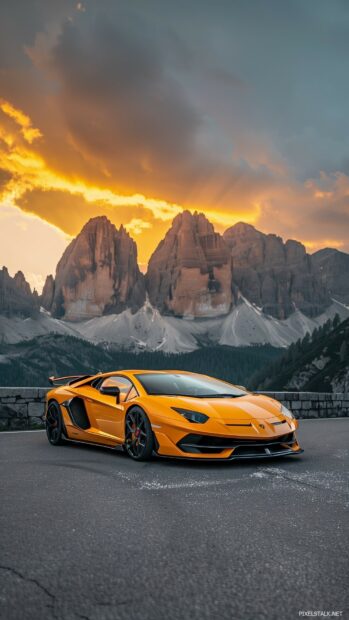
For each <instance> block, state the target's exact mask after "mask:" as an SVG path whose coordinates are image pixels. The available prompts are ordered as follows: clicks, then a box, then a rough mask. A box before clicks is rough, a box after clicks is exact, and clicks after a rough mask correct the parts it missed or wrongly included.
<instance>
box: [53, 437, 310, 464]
mask: <svg viewBox="0 0 349 620" xmlns="http://www.w3.org/2000/svg"><path fill="white" fill-rule="evenodd" d="M61 447H63V448H66V449H69V450H72V449H74V450H78V451H83V452H84V453H90V454H91V455H92V454H104V455H105V456H106V457H108V456H109V457H110V458H117V459H122V460H124V459H125V460H126V462H127V461H129V462H130V465H131V463H133V464H134V465H142V466H145V465H147V466H148V467H149V466H152V465H153V466H157V465H160V466H161V467H162V468H167V469H169V470H170V469H172V470H173V469H177V470H181V469H187V470H188V469H189V468H190V469H191V470H198V471H203V470H209V471H214V470H220V469H222V468H225V469H228V468H234V470H250V469H256V468H257V469H258V468H260V467H262V466H264V467H265V466H266V465H269V466H270V465H274V466H279V465H280V464H284V465H286V464H287V465H289V464H291V463H297V462H298V463H302V461H303V460H304V455H301V456H300V455H298V456H296V455H295V456H277V457H272V458H246V459H244V460H239V461H238V460H214V459H209V460H208V459H205V460H196V459H190V458H183V459H182V458H178V457H177V458H176V457H166V456H158V455H154V456H153V457H152V458H151V459H150V460H149V461H139V462H137V461H134V460H132V459H131V458H130V457H129V456H128V455H127V454H126V453H125V452H124V450H123V449H122V447H121V446H117V447H116V448H109V447H107V446H97V445H93V444H91V445H89V444H87V443H86V444H85V443H80V442H74V441H67V442H65V444H64V445H63V446H61Z"/></svg>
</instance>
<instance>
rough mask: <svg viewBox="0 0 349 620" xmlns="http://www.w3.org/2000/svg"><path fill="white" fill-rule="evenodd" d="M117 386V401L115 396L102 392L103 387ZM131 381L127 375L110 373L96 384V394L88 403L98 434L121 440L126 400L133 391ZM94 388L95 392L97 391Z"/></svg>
mask: <svg viewBox="0 0 349 620" xmlns="http://www.w3.org/2000/svg"><path fill="white" fill-rule="evenodd" d="M114 386H115V387H118V388H119V390H120V402H119V403H118V402H117V400H116V398H115V396H109V395H107V394H102V393H101V389H102V388H103V387H114ZM134 389H135V388H134V386H133V383H132V382H131V381H130V379H128V378H127V377H123V376H121V375H112V376H110V377H106V378H105V379H104V380H103V381H102V382H101V383H100V384H99V385H98V389H97V390H98V395H97V394H96V397H95V398H94V399H93V401H92V402H91V403H90V407H91V414H92V416H93V418H94V423H95V426H96V429H97V430H98V431H99V433H100V434H103V435H104V436H108V437H110V438H115V439H116V440H118V441H120V442H123V441H124V436H125V429H124V418H125V408H126V400H127V398H128V395H129V394H131V392H133V391H134ZM97 390H96V392H97Z"/></svg>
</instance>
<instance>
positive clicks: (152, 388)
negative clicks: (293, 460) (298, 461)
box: [45, 370, 303, 461]
mask: <svg viewBox="0 0 349 620" xmlns="http://www.w3.org/2000/svg"><path fill="white" fill-rule="evenodd" d="M50 382H51V384H52V385H53V386H54V388H53V389H52V390H51V391H50V392H48V394H47V402H46V412H45V421H46V432H47V437H48V440H49V442H50V443H51V444H53V445H57V444H60V443H62V442H63V441H65V440H72V441H79V442H86V443H92V444H99V445H103V446H109V447H117V446H122V447H123V448H124V450H125V451H126V452H127V454H128V455H129V456H130V457H132V458H133V459H135V460H138V461H144V460H147V459H149V458H150V457H151V456H152V455H153V454H157V455H159V456H167V457H180V458H189V459H219V460H224V459H225V460H233V459H246V458H270V457H276V456H281V455H293V454H300V453H301V452H303V450H301V448H300V447H299V444H298V442H297V438H296V434H295V431H296V428H297V426H298V422H297V420H295V419H294V417H293V415H292V413H291V412H290V411H289V410H288V409H286V407H284V406H283V405H282V404H280V403H279V402H278V401H276V400H274V399H272V398H269V397H268V396H262V395H261V394H252V393H250V392H248V391H246V390H245V388H242V387H240V386H236V385H232V384H230V383H226V382H225V381H220V380H218V379H214V378H212V377H208V376H205V375H200V374H196V373H192V372H184V371H183V372H182V371H167V370H166V371H165V370H163V371H154V370H124V371H118V372H108V373H101V374H97V375H93V376H92V375H91V376H89V375H88V376H86V375H85V376H81V375H80V376H74V377H61V378H54V377H50ZM57 384H58V385H57Z"/></svg>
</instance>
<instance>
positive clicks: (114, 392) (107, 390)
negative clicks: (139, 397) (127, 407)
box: [99, 385, 120, 404]
mask: <svg viewBox="0 0 349 620" xmlns="http://www.w3.org/2000/svg"><path fill="white" fill-rule="evenodd" d="M99 391H100V393H101V394H105V395H106V396H115V398H116V402H117V404H119V403H120V390H119V388H118V387H117V386H116V385H106V386H105V387H101V389H100V390H99Z"/></svg>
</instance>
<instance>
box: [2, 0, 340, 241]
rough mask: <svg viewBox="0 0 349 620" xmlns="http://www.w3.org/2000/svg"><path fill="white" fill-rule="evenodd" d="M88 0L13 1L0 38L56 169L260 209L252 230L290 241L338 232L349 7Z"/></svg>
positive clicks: (186, 200)
mask: <svg viewBox="0 0 349 620" xmlns="http://www.w3.org/2000/svg"><path fill="white" fill-rule="evenodd" d="M29 5H32V6H29ZM79 6H80V8H79V10H78V9H77V2H75V1H74V2H71V1H68V0H67V1H64V2H60V3H57V2H54V1H52V2H44V1H43V0H42V1H36V2H33V3H27V2H23V1H22V0H19V2H18V3H7V11H8V13H9V16H10V17H9V20H8V27H7V29H6V32H5V33H4V38H3V39H1V44H0V45H2V46H3V50H4V52H5V55H6V56H7V62H6V63H5V64H4V65H3V68H4V71H3V72H2V73H0V86H4V89H5V94H7V96H8V98H9V99H11V100H13V101H14V103H16V104H17V105H18V106H19V107H20V108H21V109H23V110H26V111H27V112H28V114H29V115H30V116H31V117H32V118H33V122H34V124H35V126H37V127H40V130H42V133H43V135H44V137H45V139H43V140H42V141H41V142H40V145H39V146H38V148H40V152H41V153H42V154H43V155H44V157H45V161H47V162H48V164H49V166H50V167H51V168H52V169H54V170H58V171H59V172H63V173H64V174H65V175H69V176H70V178H74V177H75V178H78V179H85V180H86V181H88V182H89V183H91V184H92V183H99V184H100V185H102V186H103V187H108V188H111V189H113V190H114V191H120V192H123V193H131V192H142V193H144V194H146V195H147V196H150V197H154V198H162V199H164V200H167V201H176V202H178V203H180V204H182V205H184V206H189V207H197V208H201V209H203V210H205V209H208V210H211V211H214V210H216V212H217V213H218V212H221V213H224V214H225V215H229V214H230V213H231V214H232V215H234V214H236V213H237V212H238V213H239V214H240V215H241V218H242V219H243V217H244V214H246V216H247V215H248V214H251V213H256V214H257V213H259V214H260V215H259V220H258V219H256V224H257V225H258V224H259V222H260V223H261V224H263V227H264V229H269V230H273V228H275V227H278V232H280V233H281V234H283V235H284V236H287V235H289V236H290V235H291V234H292V236H295V237H298V238H303V239H307V238H309V239H310V238H312V239H313V238H315V237H316V235H317V232H318V233H319V235H321V238H324V235H326V226H327V225H326V224H324V223H323V222H325V221H326V219H327V221H328V230H331V235H332V236H333V237H334V238H338V239H343V237H344V232H343V226H344V224H345V222H346V210H347V203H346V201H345V198H343V196H344V195H345V193H344V194H343V192H342V189H341V188H340V187H339V185H340V183H338V180H336V177H335V176H333V174H334V173H336V172H337V171H342V172H343V173H346V174H347V169H346V168H347V162H348V152H349V147H348V138H347V136H348V135H349V116H348V114H347V101H348V99H349V84H348V81H347V79H346V72H347V67H348V57H349V37H348V29H349V6H348V4H347V3H345V2H341V1H340V0H332V1H331V2H329V1H328V0H309V1H308V2H304V0H292V2H280V0H266V1H265V2H260V1H259V0H250V1H249V2H246V0H234V2H231V0H217V2H214V3H213V2H211V1H210V0H200V1H199V0H193V1H191V2H188V1H185V2H184V1H183V0H177V2H175V3H173V2H170V1H160V0H147V2H144V1H143V0H134V1H133V2H132V3H130V2H129V0H101V1H99V2H93V1H92V0H86V1H85V2H81V3H79ZM17 16H18V24H17V25H16V19H17ZM9 68H10V70H9ZM33 85H34V86H33ZM321 171H324V173H325V175H327V176H326V179H327V181H326V191H325V193H326V199H322V198H319V197H317V194H318V193H319V191H320V190H321V187H322V184H323V178H321ZM309 178H312V179H316V181H314V183H313V185H314V186H312V185H311V186H309V184H307V181H308V179H309ZM342 184H343V183H342ZM41 206H42V205H41ZM40 208H41V207H40ZM48 211H49V210H48ZM316 214H318V215H319V217H318V218H316ZM256 217H257V216H256ZM218 219H219V218H218ZM218 219H216V222H217V221H218ZM225 221H226V219H224V218H222V226H223V222H225ZM285 230H287V231H290V234H289V233H288V232H285ZM318 238H319V239H320V236H319V237H318Z"/></svg>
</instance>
